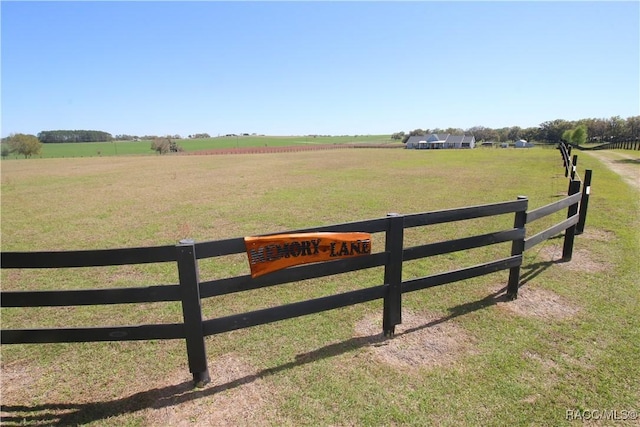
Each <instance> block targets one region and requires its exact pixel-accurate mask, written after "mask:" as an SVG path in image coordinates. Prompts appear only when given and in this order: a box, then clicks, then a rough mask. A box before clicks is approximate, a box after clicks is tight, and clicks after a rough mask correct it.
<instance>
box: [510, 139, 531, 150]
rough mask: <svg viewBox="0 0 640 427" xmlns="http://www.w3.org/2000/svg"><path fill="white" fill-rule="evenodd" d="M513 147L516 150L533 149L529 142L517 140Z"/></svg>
mask: <svg viewBox="0 0 640 427" xmlns="http://www.w3.org/2000/svg"><path fill="white" fill-rule="evenodd" d="M514 147H516V148H531V147H533V144H532V143H530V142H527V141H525V140H524V139H519V140H517V141H516V143H515V144H514Z"/></svg>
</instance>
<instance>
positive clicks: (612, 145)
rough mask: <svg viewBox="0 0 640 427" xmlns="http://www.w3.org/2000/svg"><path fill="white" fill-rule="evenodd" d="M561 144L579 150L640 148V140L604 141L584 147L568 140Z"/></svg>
mask: <svg viewBox="0 0 640 427" xmlns="http://www.w3.org/2000/svg"><path fill="white" fill-rule="evenodd" d="M561 144H564V145H565V146H570V147H573V148H577V149H578V150H581V151H592V150H614V149H622V150H640V141H621V142H604V143H602V144H600V145H595V146H592V147H583V146H580V145H577V144H573V143H569V142H566V141H562V142H561Z"/></svg>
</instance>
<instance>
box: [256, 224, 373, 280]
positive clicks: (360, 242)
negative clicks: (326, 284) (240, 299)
mask: <svg viewBox="0 0 640 427" xmlns="http://www.w3.org/2000/svg"><path fill="white" fill-rule="evenodd" d="M244 244H245V247H246V249H247V256H248V257H249V266H250V267H251V277H254V278H255V277H258V276H262V275H263V274H267V273H271V272H273V271H277V270H282V269H283V268H287V267H291V266H294V265H300V264H307V263H312V262H321V261H330V260H333V259H338V258H348V257H354V256H359V255H367V254H370V253H371V234H369V233H297V234H275V235H271V236H264V237H245V238H244Z"/></svg>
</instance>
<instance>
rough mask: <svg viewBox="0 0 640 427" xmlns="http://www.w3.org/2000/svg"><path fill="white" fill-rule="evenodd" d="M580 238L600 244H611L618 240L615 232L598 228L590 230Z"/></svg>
mask: <svg viewBox="0 0 640 427" xmlns="http://www.w3.org/2000/svg"><path fill="white" fill-rule="evenodd" d="M580 238H583V239H589V240H596V241H598V242H611V241H612V240H613V239H615V238H616V234H615V233H614V232H613V231H609V230H602V229H598V228H588V229H586V230H585V231H584V233H582V234H581V235H580Z"/></svg>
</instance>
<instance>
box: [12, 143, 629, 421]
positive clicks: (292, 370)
mask: <svg viewBox="0 0 640 427" xmlns="http://www.w3.org/2000/svg"><path fill="white" fill-rule="evenodd" d="M578 155H579V157H580V161H579V163H578V165H579V168H578V172H579V174H580V175H582V176H583V175H584V170H585V169H592V170H593V182H592V190H591V200H590V202H589V214H588V217H587V225H586V231H585V233H584V234H583V235H580V236H577V237H576V242H575V249H574V259H573V260H572V261H571V262H569V263H558V262H554V260H556V259H557V256H558V254H559V253H561V252H562V239H560V238H555V239H550V240H548V241H547V242H545V243H543V244H541V245H539V246H536V247H535V248H533V249H532V250H531V251H529V252H527V253H526V254H525V263H524V265H523V268H522V270H523V286H522V288H521V291H520V298H519V299H518V300H517V301H514V302H506V301H504V300H503V299H501V298H500V297H499V296H500V294H501V290H502V288H503V287H504V286H505V285H506V283H507V277H508V273H507V272H499V273H495V274H492V275H488V276H484V277H480V278H476V279H473V280H468V281H464V282H459V283H452V284H448V285H445V286H442V287H438V288H434V289H428V290H423V291H419V292H414V293H411V294H407V295H405V296H404V298H403V309H404V312H403V316H404V323H403V325H401V326H402V328H399V333H398V334H397V336H396V337H395V338H393V339H392V340H388V341H385V340H382V339H381V338H380V336H379V335H380V332H381V318H382V302H381V301H374V302H371V303H366V304H360V305H356V306H351V307H347V308H343V309H338V310H333V311H329V312H324V313H320V314H316V315H311V316H305V317H301V318H297V319H291V320H286V321H282V322H277V323H273V324H269V325H263V326H258V327H253V328H249V329H244V330H238V331H233V332H230V333H224V334H220V335H216V336H212V337H208V338H207V339H206V344H207V353H208V361H209V369H210V372H211V376H212V383H211V384H209V385H208V386H207V387H205V388H204V389H201V390H192V388H191V375H190V373H189V371H188V366H187V358H186V350H185V344H184V342H183V341H180V340H173V341H161V340H157V341H144V342H112V343H83V344H45V345H3V346H2V348H1V351H2V417H3V424H6V425H22V424H24V425H38V424H52V423H53V424H55V423H60V424H64V425H77V424H89V425H105V426H106V425H131V426H137V425H140V426H146V425H187V424H193V425H234V426H235V425H252V426H253V425H277V426H281V425H289V426H298V425H313V426H316V425H357V426H371V425H415V426H424V425H434V426H443V425H445V426H446V425H450V426H459V425H482V426H486V425H496V426H503V425H527V426H529V425H531V426H534V425H535V426H537V425H571V424H575V423H576V421H575V420H573V421H572V418H574V419H575V418H576V417H577V416H580V415H581V414H582V416H583V417H584V415H585V414H586V416H587V417H588V416H591V417H593V416H594V414H595V415H596V416H598V415H599V416H603V415H606V416H609V417H611V416H616V417H617V419H616V421H615V422H616V425H637V423H638V420H637V419H633V418H634V414H636V415H635V416H637V412H633V411H638V410H639V409H640V387H638V378H639V377H640V357H639V356H638V355H639V354H640V303H639V298H638V295H639V291H640V283H639V280H638V277H640V269H639V267H638V262H637V258H638V252H639V249H640V234H639V232H638V230H639V226H640V224H639V222H640V221H639V215H638V213H639V212H640V204H639V197H638V192H637V191H636V190H635V189H633V188H631V187H630V186H628V185H627V184H625V183H624V181H623V180H622V179H621V178H620V177H619V176H618V175H616V174H615V173H613V172H611V171H609V170H608V169H607V168H606V167H605V166H604V165H602V164H601V163H599V162H598V161H597V160H596V159H595V158H592V157H591V156H586V155H584V156H583V155H580V153H578ZM1 166H2V200H1V201H2V207H1V209H2V211H1V213H2V230H1V231H2V250H3V251H32V250H33V251H35V250H75V249H101V248H117V247H138V246H157V245H167V244H175V243H177V242H178V241H179V240H180V239H185V238H191V239H194V240H196V241H209V240H217V239H224V238H231V237H240V236H248V235H255V234H264V233H270V232H279V231H285V230H288V229H295V228H302V227H311V226H319V225H327V224H333V223H342V222H349V221H356V220H363V219H371V218H378V217H383V216H385V215H386V214H387V213H389V212H397V213H417V212H425V211H433V210H441V209H451V208H458V207H464V206H470V205H478V204H485V203H494V202H501V201H509V200H515V199H516V197H517V196H519V195H525V196H527V197H528V198H529V207H530V209H533V208H536V207H540V206H543V205H546V204H548V203H551V202H553V201H556V200H558V199H559V198H561V197H562V195H563V194H566V191H567V187H568V183H567V180H566V178H565V177H564V170H563V168H562V164H561V158H560V154H559V152H558V151H556V150H553V149H542V148H536V149H530V150H515V149H508V150H500V149H475V150H396V149H394V150H385V149H364V148H363V149H338V150H330V151H317V152H298V153H286V154H251V155H227V156H118V157H113V156H112V157H93V158H73V159H30V160H11V161H3V162H2V163H1ZM564 217H566V214H563V213H561V214H556V215H554V216H553V217H552V218H548V219H545V220H541V222H540V223H537V222H536V223H534V224H532V225H531V228H530V230H529V232H528V235H531V233H534V232H536V231H539V230H541V229H543V228H544V227H546V226H549V225H551V224H553V223H556V222H559V221H560V220H562V219H563V218H564ZM545 221H546V222H545ZM512 224H513V217H512V216H508V215H507V216H503V217H499V218H488V219H486V220H482V221H479V220H478V221H476V220H473V221H467V222H461V223H454V224H448V225H443V226H433V227H425V228H423V229H421V230H415V231H413V230H412V231H411V233H407V236H406V242H407V243H408V244H417V243H423V242H435V241H440V240H446V239H450V238H457V237H464V236H466V235H472V234H482V233H486V232H490V231H496V230H499V229H505V228H509V227H511V225H512ZM380 244H381V242H380V241H379V239H378V240H376V239H374V248H373V250H374V252H377V251H380V250H382V247H383V245H384V243H383V242H382V247H381V246H380ZM509 250H510V247H509V245H504V244H502V245H496V246H495V247H488V248H484V249H482V250H473V251H466V252H462V253H454V254H449V255H447V256H439V257H434V258H433V259H427V260H423V261H420V262H409V263H406V264H405V267H404V271H403V276H404V277H405V278H411V277H418V276H421V275H425V274H433V273H437V272H440V271H448V270H450V269H455V268H461V267H465V266H469V265H474V264H477V263H480V262H484V261H487V260H490V259H495V258H497V257H506V256H508V255H509ZM200 267H201V275H202V277H201V279H202V280H210V279H211V278H216V277H225V276H229V275H235V274H245V273H246V272H247V271H248V265H247V261H246V258H245V257H242V256H232V257H225V258H224V259H222V260H215V261H211V260H202V262H201V263H200ZM381 280H382V276H381V271H380V270H379V269H373V271H363V272H358V273H350V274H346V275H341V276H336V277H328V278H323V279H317V280H309V281H305V282H301V283H294V284H288V285H282V286H278V287H273V288H267V289H262V290H258V291H252V292H248V293H245V294H235V295H226V296H224V297H218V298H211V299H206V300H203V302H202V304H203V314H204V316H205V317H206V318H214V317H218V316H221V315H226V314H230V313H241V312H243V311H246V310H249V309H255V308H261V307H270V306H275V305H278V304H281V303H288V302H292V301H299V300H304V299H307V298H312V297H318V296H322V295H332V294H334V293H337V292H344V291H345V290H350V289H358V288H364V287H367V286H372V285H377V284H380V283H381ZM171 283H177V272H176V268H175V266H173V265H171V264H151V265H144V266H132V267H100V268H93V269H63V270H56V271H52V270H2V289H3V290H15V289H43V290H44V289H60V288H63V289H83V288H98V287H129V286H147V285H155V284H171ZM181 316H182V314H181V308H180V306H179V305H178V304H175V303H157V304H134V305H115V306H105V307H68V308H67V307H62V308H37V309H12V308H3V309H2V328H3V329H10V328H31V327H54V326H57V327H74V326H101V325H121V324H145V323H160V322H162V323H172V322H180V319H181ZM580 411H582V412H580ZM589 411H591V412H589ZM593 411H599V412H593ZM607 411H608V412H607ZM613 411H615V412H613ZM591 421H593V420H591ZM578 422H581V421H578ZM598 423H599V424H602V425H609V424H611V423H612V421H611V420H608V421H607V420H599V421H597V423H596V424H598Z"/></svg>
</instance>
